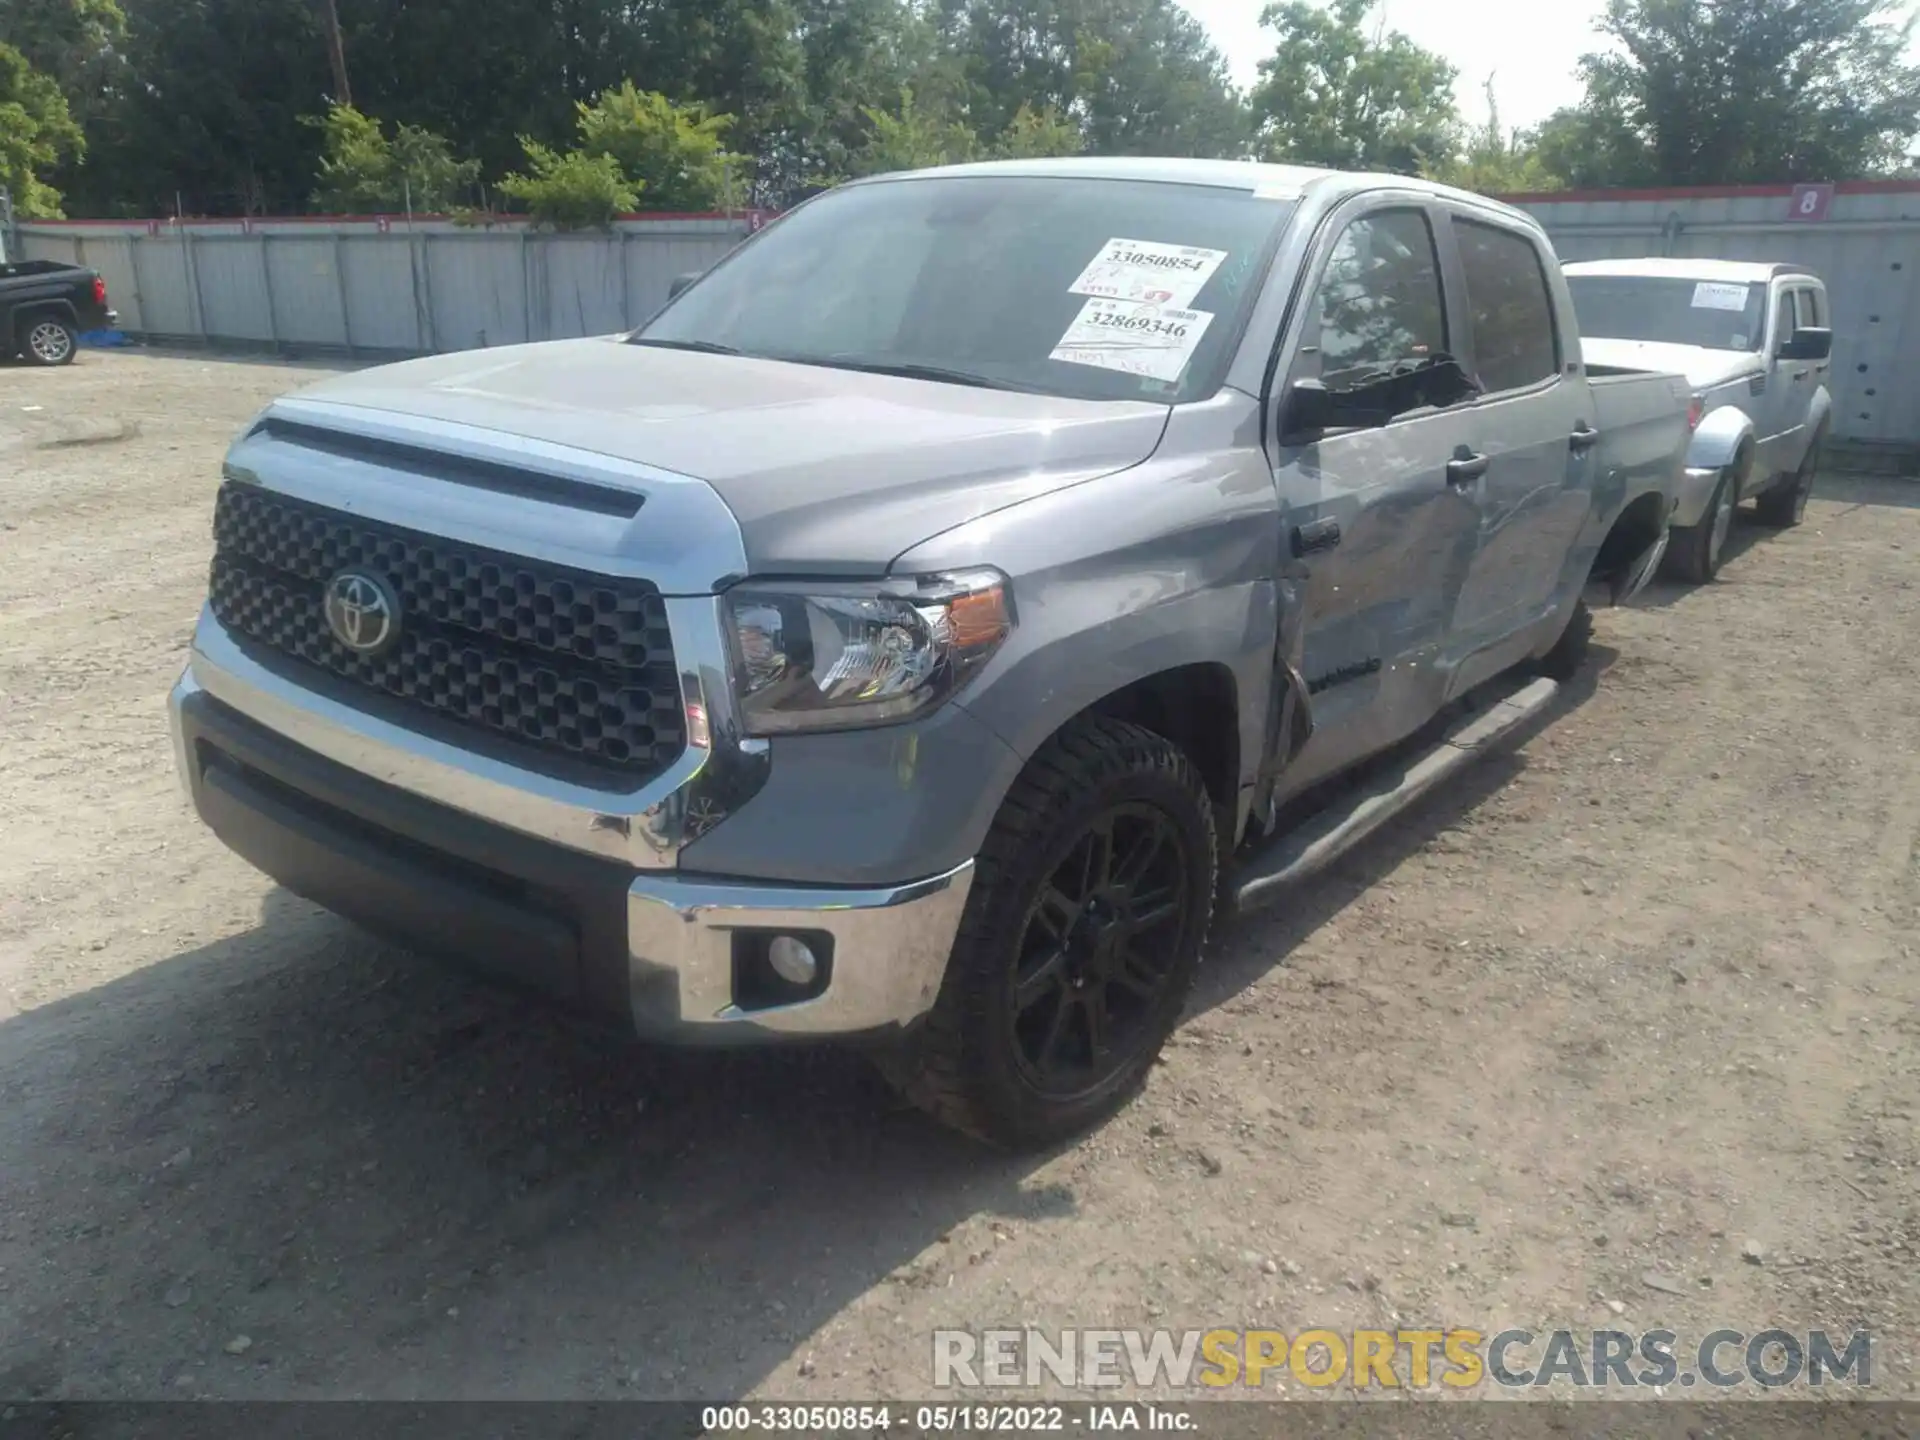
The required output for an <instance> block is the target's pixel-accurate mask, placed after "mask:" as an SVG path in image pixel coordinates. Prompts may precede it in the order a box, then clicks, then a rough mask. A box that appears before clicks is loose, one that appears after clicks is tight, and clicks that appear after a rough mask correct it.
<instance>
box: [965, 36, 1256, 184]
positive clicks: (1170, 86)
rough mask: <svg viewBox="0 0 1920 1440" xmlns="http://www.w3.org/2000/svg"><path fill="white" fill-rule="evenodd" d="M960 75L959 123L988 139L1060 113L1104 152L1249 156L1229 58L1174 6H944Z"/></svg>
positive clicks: (1093, 148)
mask: <svg viewBox="0 0 1920 1440" xmlns="http://www.w3.org/2000/svg"><path fill="white" fill-rule="evenodd" d="M936 4H937V6H938V9H937V10H936V11H935V16H936V23H937V26H938V29H939V33H940V36H941V41H942V45H943V48H944V49H945V50H946V52H947V54H948V55H949V56H951V57H952V63H953V65H954V67H955V69H957V71H958V73H959V77H960V89H959V93H958V95H957V96H956V113H957V116H958V118H960V119H961V120H963V121H964V123H966V124H967V126H968V127H969V128H970V129H971V130H972V131H973V132H974V133H975V135H977V136H980V137H982V138H983V140H984V139H986V138H987V137H995V136H1000V135H1003V134H1005V133H1006V132H1007V130H1008V128H1009V127H1010V126H1012V125H1013V123H1014V117H1015V116H1017V115H1018V114H1019V113H1020V110H1021V109H1022V107H1025V108H1026V109H1028V110H1029V111H1032V112H1035V113H1040V112H1044V111H1046V110H1049V109H1051V110H1053V111H1055V112H1056V113H1058V114H1059V115H1061V116H1062V117H1064V118H1066V119H1068V120H1071V121H1072V122H1074V123H1075V124H1077V125H1078V126H1079V127H1080V131H1081V134H1082V136H1083V140H1084V144H1085V148H1086V149H1087V150H1088V151H1090V152H1092V153H1094V154H1099V155H1139V154H1152V153H1159V154H1173V155H1217V156H1232V155H1239V154H1242V153H1244V152H1245V149H1246V143H1247V130H1246V116H1245V110H1244V108H1243V106H1242V104H1241V101H1240V98H1239V96H1238V95H1237V94H1236V93H1235V92H1234V90H1233V87H1232V85H1231V84H1230V83H1229V81H1228V78H1227V72H1226V64H1225V61H1223V60H1222V59H1221V56H1220V53H1219V51H1217V50H1216V49H1214V47H1213V46H1212V45H1211V44H1210V43H1209V42H1208V40H1207V34H1206V31H1205V30H1204V29H1203V28H1202V27H1201V25H1200V23H1199V22H1198V21H1196V20H1195V19H1194V18H1193V17H1192V16H1191V15H1189V14H1187V13H1186V11H1185V10H1183V9H1181V8H1180V7H1179V5H1177V4H1175V3H1173V0H936Z"/></svg>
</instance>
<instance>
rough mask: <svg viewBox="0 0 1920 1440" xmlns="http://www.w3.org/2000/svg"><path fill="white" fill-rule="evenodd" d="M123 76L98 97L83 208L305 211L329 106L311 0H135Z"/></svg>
mask: <svg viewBox="0 0 1920 1440" xmlns="http://www.w3.org/2000/svg"><path fill="white" fill-rule="evenodd" d="M126 20H127V27H126V38H125V42H124V46H123V47H122V49H121V52H120V54H121V60H122V64H121V68H122V70H123V71H124V77H125V78H124V79H123V80H122V81H119V82H116V83H115V84H114V85H113V86H111V87H110V88H108V89H107V90H105V91H103V92H101V93H100V94H98V95H97V96H95V97H93V98H92V100H90V102H89V105H90V106H91V108H90V110H89V111H88V118H87V122H86V123H87V142H88V143H87V163H86V165H85V166H84V167H83V168H81V169H80V170H79V171H78V172H77V173H74V174H71V175H70V176H69V177H68V202H69V205H70V207H72V208H74V209H76V210H77V211H78V212H79V213H83V214H84V213H92V214H107V215H127V214H131V215H169V214H172V213H173V212H174V210H175V207H176V205H178V206H179V207H180V208H181V209H182V210H184V212H185V213H187V214H189V215H192V214H212V215H235V214H243V215H258V214H263V213H268V212H273V213H290V212H297V211H299V210H302V209H304V208H305V206H306V203H307V200H308V198H309V197H310V196H311V194H312V192H313V186H314V178H315V176H316V174H317V173H318V168H319V158H320V146H321V138H322V137H321V133H320V131H318V130H317V129H315V128H314V127H313V126H312V125H310V124H306V123H304V122H303V119H302V117H303V116H308V115H314V114H318V113H320V112H321V111H323V110H324V109H325V103H324V100H323V99H322V97H323V96H324V95H325V93H326V91H327V89H328V87H329V83H330V82H329V80H328V63H327V46H326V41H325V39H324V37H323V35H322V33H321V30H320V26H319V23H318V19H317V14H316V10H315V7H314V4H313V0H137V3H133V4H130V5H129V6H128V8H127V11H126Z"/></svg>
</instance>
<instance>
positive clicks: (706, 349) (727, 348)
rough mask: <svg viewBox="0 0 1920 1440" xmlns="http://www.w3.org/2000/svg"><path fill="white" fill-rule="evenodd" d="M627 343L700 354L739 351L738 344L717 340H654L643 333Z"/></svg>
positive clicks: (721, 353) (725, 353)
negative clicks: (725, 343)
mask: <svg viewBox="0 0 1920 1440" xmlns="http://www.w3.org/2000/svg"><path fill="white" fill-rule="evenodd" d="M627 343H628V344H629V345H651V346H652V347H653V348H654V349H656V350H695V351H698V352H699V353H700V354H702V355H738V354H739V353H740V349H739V347H738V346H735V345H722V344H721V343H720V342H719V341H718V340H654V339H650V338H648V337H646V336H644V335H636V336H634V337H633V339H631V340H629V341H627Z"/></svg>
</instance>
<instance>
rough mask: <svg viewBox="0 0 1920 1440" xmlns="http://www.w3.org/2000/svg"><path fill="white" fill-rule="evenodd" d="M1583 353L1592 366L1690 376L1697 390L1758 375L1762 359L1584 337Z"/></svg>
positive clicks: (1736, 352) (1741, 353)
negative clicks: (1610, 366) (1609, 366)
mask: <svg viewBox="0 0 1920 1440" xmlns="http://www.w3.org/2000/svg"><path fill="white" fill-rule="evenodd" d="M1580 350H1581V353H1582V354H1583V355H1585V356H1586V361H1587V364H1589V365H1613V366H1617V367H1619V368H1620V369H1622V370H1660V371H1666V372H1668V373H1677V374H1681V375H1684V376H1686V377H1687V383H1688V384H1689V385H1691V386H1693V388H1694V389H1696V390H1706V389H1709V388H1711V387H1712V386H1715V385H1724V384H1725V383H1726V382H1727V381H1729V380H1738V379H1742V378H1743V377H1745V376H1748V375H1758V374H1759V373H1760V370H1761V364H1760V357H1759V356H1758V355H1755V354H1752V353H1751V352H1748V351H1745V350H1709V349H1707V348H1705V347H1704V346H1700V345H1662V344H1659V343H1657V342H1655V341H1652V340H1604V339H1595V338H1593V337H1592V336H1584V337H1582V339H1581V341H1580Z"/></svg>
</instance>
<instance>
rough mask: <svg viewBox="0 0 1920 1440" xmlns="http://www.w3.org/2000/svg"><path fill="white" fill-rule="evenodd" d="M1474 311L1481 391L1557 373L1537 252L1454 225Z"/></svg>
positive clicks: (1493, 231) (1516, 240)
mask: <svg viewBox="0 0 1920 1440" xmlns="http://www.w3.org/2000/svg"><path fill="white" fill-rule="evenodd" d="M1453 227H1454V233H1455V234H1456V235H1457V236H1458V237H1459V240H1460V262H1461V264H1462V266H1463V267H1464V268H1465V270H1466V274H1467V305H1468V308H1469V309H1470V310H1471V311H1472V312H1473V353H1474V361H1475V363H1476V365H1477V366H1478V374H1477V376H1476V378H1477V379H1478V380H1479V381H1480V384H1481V387H1482V388H1483V389H1485V390H1487V391H1490V392H1494V393H1498V392H1499V391H1502V390H1518V389H1519V388H1521V387H1522V386H1524V385H1534V384H1538V383H1539V382H1540V381H1542V380H1545V379H1548V378H1549V377H1551V376H1553V375H1555V374H1557V373H1558V372H1559V369H1560V351H1559V347H1558V346H1557V345H1556V344H1555V341H1554V333H1553V300H1552V298H1551V297H1550V295H1549V293H1548V290H1547V277H1546V272H1545V271H1543V270H1542V269H1541V268H1540V252H1539V250H1537V249H1536V248H1535V247H1534V244H1533V242H1532V241H1531V240H1529V239H1527V237H1526V236H1524V235H1516V234H1514V233H1513V232H1512V231H1511V230H1501V229H1497V228H1495V227H1494V226H1492V225H1477V224H1475V223H1474V222H1473V221H1471V220H1456V221H1454V222H1453Z"/></svg>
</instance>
